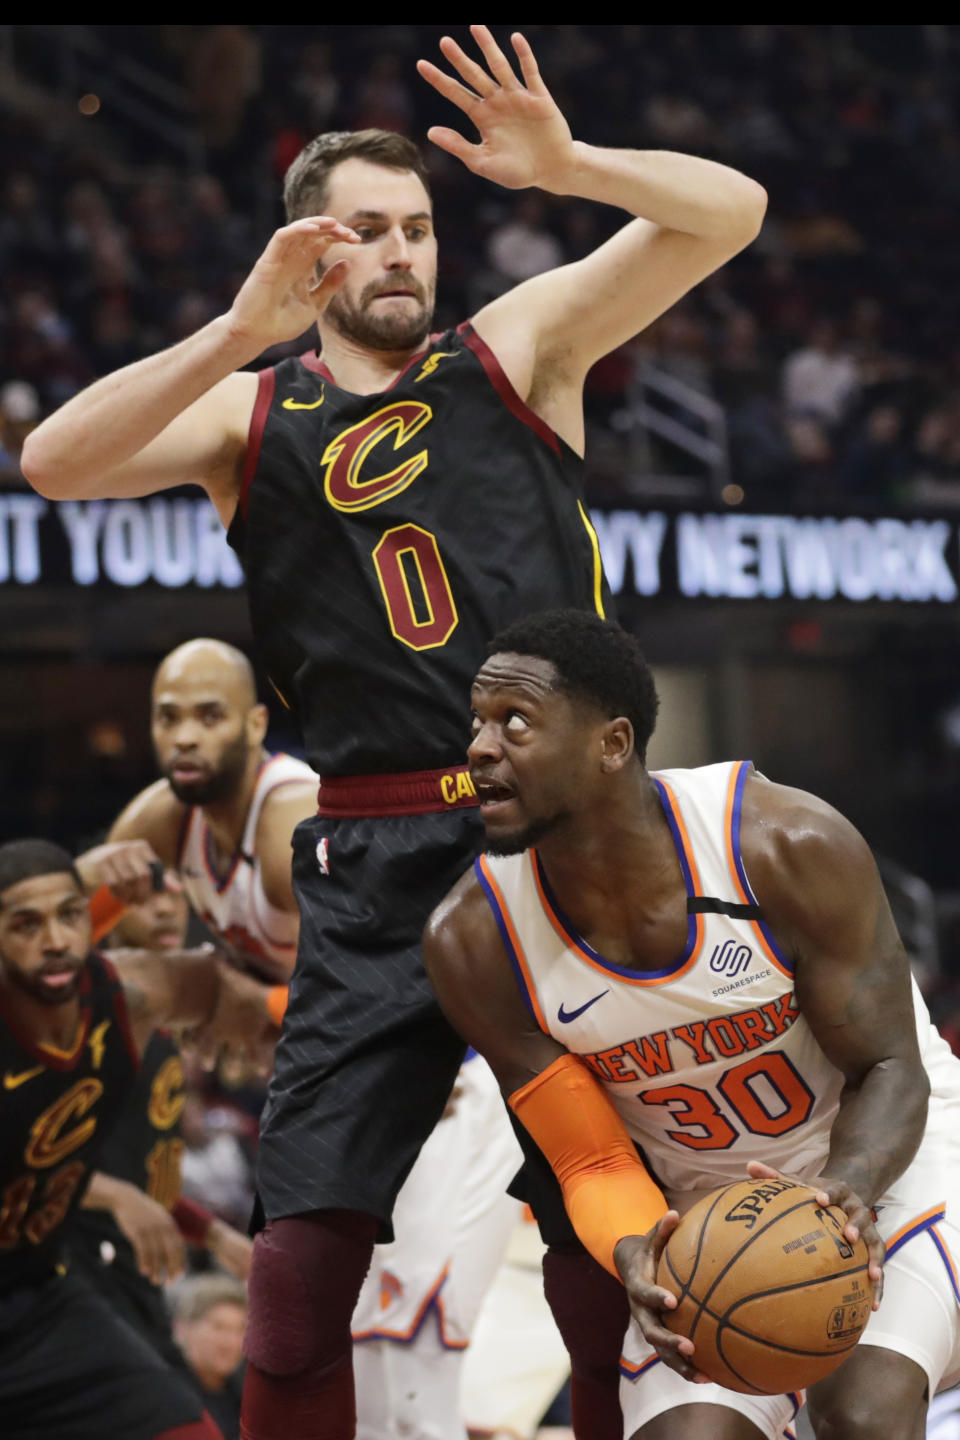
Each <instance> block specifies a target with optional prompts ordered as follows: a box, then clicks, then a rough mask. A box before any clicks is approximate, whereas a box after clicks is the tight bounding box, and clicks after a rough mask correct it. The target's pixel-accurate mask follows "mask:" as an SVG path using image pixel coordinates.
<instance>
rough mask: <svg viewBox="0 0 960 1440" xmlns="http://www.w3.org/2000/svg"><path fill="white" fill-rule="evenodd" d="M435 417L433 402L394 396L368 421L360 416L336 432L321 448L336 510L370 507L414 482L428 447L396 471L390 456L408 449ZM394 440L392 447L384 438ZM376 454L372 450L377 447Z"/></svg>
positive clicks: (329, 494) (327, 489) (326, 490)
mask: <svg viewBox="0 0 960 1440" xmlns="http://www.w3.org/2000/svg"><path fill="white" fill-rule="evenodd" d="M432 419H433V411H432V409H431V408H430V406H429V405H423V404H421V403H420V402H419V401H418V400H395V401H394V402H393V404H392V405H385V406H384V407H383V409H382V410H377V411H375V413H374V414H373V415H368V416H367V418H366V419H365V420H358V421H357V423H356V425H351V426H350V427H349V429H347V430H341V432H340V434H339V435H335V436H334V437H333V439H332V440H331V441H330V443H329V445H328V446H327V448H326V450H324V452H323V458H322V460H321V462H320V463H321V465H322V466H323V471H324V478H323V493H324V494H325V495H326V497H327V499H328V500H329V502H330V504H331V505H332V506H333V508H334V509H335V510H348V511H349V510H369V509H370V507H371V506H373V505H380V504H382V503H383V501H384V500H389V499H390V497H391V496H392V495H399V494H400V492H401V490H406V488H407V486H408V485H410V484H412V482H413V481H414V480H416V478H417V476H418V475H419V474H420V473H421V471H423V470H425V469H426V468H427V465H428V464H429V460H430V457H429V455H428V453H427V451H426V450H418V451H416V452H415V453H413V454H407V455H406V456H405V457H404V458H403V459H402V460H401V462H400V464H399V465H395V466H394V467H393V469H383V466H384V464H387V465H389V457H390V456H391V454H393V453H396V452H398V451H401V450H406V448H407V447H408V446H409V444H410V441H411V440H412V439H413V437H414V436H415V435H416V434H418V433H419V431H421V430H422V429H423V427H424V425H426V424H428V423H429V422H430V421H431V420H432ZM387 440H392V442H393V445H392V449H390V448H388V447H387V445H385V444H384V443H383V442H385V441H387ZM378 446H379V447H380V450H379V452H378V453H377V454H374V451H376V450H377V447H378Z"/></svg>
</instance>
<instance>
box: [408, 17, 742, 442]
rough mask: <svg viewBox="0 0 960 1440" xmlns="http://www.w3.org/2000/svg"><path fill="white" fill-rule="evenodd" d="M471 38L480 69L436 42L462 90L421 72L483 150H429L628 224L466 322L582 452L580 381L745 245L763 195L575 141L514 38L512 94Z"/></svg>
mask: <svg viewBox="0 0 960 1440" xmlns="http://www.w3.org/2000/svg"><path fill="white" fill-rule="evenodd" d="M471 31H472V34H473V37H474V39H475V40H476V42H477V44H478V45H479V46H480V48H481V51H482V53H483V60H484V62H485V64H482V65H481V64H477V63H476V62H475V61H473V60H472V59H470V58H469V57H468V56H467V55H466V53H465V52H464V51H463V50H462V49H461V48H460V46H458V45H457V44H456V43H455V42H454V41H452V40H449V39H445V40H444V41H442V42H441V48H442V50H443V53H444V56H445V58H446V59H447V61H448V62H449V63H450V65H451V67H452V68H453V69H454V70H455V71H456V72H457V73H458V75H459V76H460V77H461V78H462V80H463V81H464V82H465V83H464V84H461V83H460V80H458V79H455V78H454V77H453V76H452V75H449V74H445V73H444V72H443V71H441V70H439V69H437V67H436V66H434V65H431V64H429V62H426V61H421V62H420V65H419V69H420V73H421V75H422V76H423V77H424V79H426V80H427V81H428V82H429V83H430V84H432V85H433V86H434V88H435V89H437V90H438V91H439V92H440V93H441V94H442V95H444V96H445V97H446V98H447V99H448V100H450V101H451V102H452V103H453V104H454V105H456V106H458V108H459V109H461V110H462V111H463V112H464V114H465V115H466V116H467V118H468V119H469V120H470V121H471V122H472V124H473V125H475V126H476V128H477V129H478V131H479V132H480V142H479V143H478V144H471V143H470V142H468V141H467V140H466V139H464V138H463V136H461V135H459V134H458V133H457V132H456V131H454V130H449V129H446V128H444V127H435V128H434V129H432V130H431V131H430V132H429V134H430V139H431V140H433V141H434V142H435V143H436V144H437V145H439V146H440V147H441V148H442V149H444V150H447V151H449V152H450V153H451V154H453V155H456V156H457V157H458V158H459V159H460V160H462V161H463V163H464V164H465V165H467V166H468V167H469V168H470V169H471V170H473V171H474V172H475V173H476V174H478V175H482V176H484V177H485V178H487V179H489V180H492V181H494V182H495V183H497V184H500V185H504V186H506V187H507V188H509V189H518V188H524V187H527V186H538V187H539V188H540V189H543V190H547V191H550V192H551V193H552V194H555V195H569V196H576V197H578V198H580V199H585V200H594V201H598V202H600V203H602V204H607V205H614V206H617V207H618V208H619V209H622V210H626V211H627V212H628V213H629V214H631V215H634V216H636V217H637V218H636V219H635V220H633V221H632V222H631V223H630V224H628V225H627V226H626V227H625V228H624V229H623V230H621V231H620V232H619V234H617V235H615V236H614V237H613V238H612V239H611V240H609V241H608V242H607V243H606V244H605V245H602V246H601V247H600V248H599V249H598V250H596V251H595V252H594V253H593V254H592V255H588V256H587V257H586V258H585V259H583V260H580V261H578V262H577V263H576V264H573V265H566V266H563V267H561V268H560V269H557V270H554V271H551V272H550V273H549V274H546V275H539V276H536V277H534V278H533V279H532V280H529V281H527V282H526V283H525V284H523V285H519V286H517V287H516V289H514V290H511V291H510V292H509V293H508V294H506V295H504V296H502V297H500V298H499V299H498V300H495V301H494V302H493V303H492V304H491V305H488V306H486V307H485V308H484V309H483V310H482V311H480V313H479V314H478V315H477V316H476V318H475V322H474V323H475V326H476V328H477V331H478V333H479V334H480V335H481V336H482V337H483V339H485V340H486V341H487V342H488V344H490V346H491V347H492V349H493V350H494V351H495V353H496V355H497V357H498V359H499V360H500V362H501V364H502V365H503V366H504V369H505V370H506V371H507V374H508V375H509V376H510V379H511V381H512V382H513V384H514V386H515V387H516V389H517V390H518V391H519V392H520V394H521V395H522V396H523V397H524V398H525V399H527V400H528V401H529V403H530V404H531V406H532V408H533V409H534V410H536V411H537V413H538V414H540V415H541V416H542V417H543V419H545V420H546V421H547V422H548V423H549V424H551V425H552V426H553V427H554V428H555V429H557V430H558V431H559V433H560V434H562V435H564V438H566V439H567V440H568V441H569V442H570V443H571V444H573V445H574V447H575V448H577V449H580V448H582V423H581V422H580V420H579V407H578V416H577V419H576V420H573V419H571V417H570V413H569V411H570V405H571V401H572V400H574V399H576V400H577V401H579V394H580V389H581V387H582V383H583V378H584V376H585V375H586V372H587V370H588V369H589V368H590V366H591V365H592V364H593V363H594V361H595V360H597V359H599V357H600V356H601V355H604V354H606V353H607V352H608V351H610V350H612V349H615V348H616V347H617V346H618V345H621V344H622V343H623V342H624V341H626V340H628V339H630V338H631V336H633V335H636V334H637V333H638V332H639V331H641V330H643V329H644V328H645V327H646V326H647V325H649V324H650V323H651V322H652V321H653V320H655V319H656V318H657V316H658V315H661V314H662V313H663V312H664V311H665V310H667V309H669V307H670V306H671V305H672V304H674V302H675V301H677V300H679V299H680V297H681V296H682V295H685V294H686V292H687V291H688V290H690V289H691V288H692V287H693V286H694V285H696V284H698V282H699V281H701V280H703V279H704V278H705V277H706V276H707V275H709V274H710V273H711V272H712V271H714V270H716V269H717V268H718V267H719V266H720V265H722V264H724V263H725V261H727V260H729V259H730V257H731V256H732V255H735V254H736V253H737V251H738V250H741V249H743V247H744V246H745V245H748V244H749V243H750V241H751V240H753V239H754V238H755V236H756V235H757V233H758V231H759V228H760V225H761V222H762V220H763V215H764V212H765V209H766V194H765V192H764V190H763V188H762V186H760V185H758V184H757V183H756V182H755V181H753V180H751V179H749V178H748V177H747V176H745V175H742V174H740V173H739V172H738V171H736V170H732V169H730V168H729V167H728V166H725V165H719V164H716V163H714V162H713V161H710V160H701V159H699V158H698V157H696V156H692V155H678V154H671V153H669V152H663V151H637V150H602V149H598V148H597V147H595V146H591V145H585V144H583V143H582V142H579V141H575V140H574V139H573V138H572V136H571V134H570V130H569V127H568V125H567V123H566V120H565V119H564V117H563V115H562V114H561V112H560V110H559V109H558V107H557V106H556V104H555V102H554V101H553V99H552V97H551V95H550V93H549V91H548V90H547V88H546V86H545V85H544V83H543V80H542V79H541V77H540V73H539V71H538V69H537V64H536V60H535V59H534V56H533V52H532V50H531V49H530V46H529V45H528V43H527V42H526V40H525V39H524V38H523V36H521V35H515V36H513V37H512V39H513V46H514V50H515V52H516V57H517V61H518V62H519V65H520V70H521V75H522V80H521V79H520V78H518V77H517V75H516V72H515V70H514V68H513V67H512V65H511V63H510V62H509V61H508V60H507V58H506V56H505V55H504V54H503V52H502V51H501V50H500V48H499V46H497V45H496V43H495V42H494V40H493V37H492V36H491V34H490V32H489V30H488V29H487V28H486V26H482V25H474V26H472V27H471Z"/></svg>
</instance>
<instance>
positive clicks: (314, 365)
mask: <svg viewBox="0 0 960 1440" xmlns="http://www.w3.org/2000/svg"><path fill="white" fill-rule="evenodd" d="M442 339H443V335H442V334H441V333H440V332H439V331H438V332H437V334H436V335H429V336H428V337H427V343H426V345H421V347H420V349H419V350H414V352H413V354H412V355H411V356H410V359H409V360H408V361H407V363H406V365H404V367H403V369H402V370H401V371H400V372H399V373H398V374H397V375H395V376H394V378H393V379H392V380H391V381H390V384H389V385H387V386H386V387H385V388H384V389H383V390H375V391H373V392H372V393H373V394H375V395H386V394H387V393H388V391H390V390H393V389H394V388H395V387H396V386H397V385H399V384H400V381H401V380H402V379H403V377H404V375H406V373H407V371H408V370H409V369H410V366H411V365H415V364H416V363H417V361H418V360H423V359H425V358H426V356H427V355H429V353H430V350H431V347H432V346H434V345H436V343H437V341H438V340H442ZM297 358H298V359H299V361H300V364H301V365H302V366H303V368H304V369H305V370H309V371H310V373H311V374H312V375H320V376H322V377H323V379H324V380H326V381H327V382H328V383H329V384H330V385H332V386H333V387H334V389H336V390H343V386H342V385H338V384H337V381H336V377H335V376H334V374H333V372H332V371H331V369H330V367H329V366H328V365H327V364H325V363H324V361H323V359H322V358H321V356H320V355H319V354H318V353H317V351H316V350H308V351H307V352H306V354H304V355H300V356H298V357H297ZM343 393H344V395H352V394H353V393H354V392H353V391H352V390H343Z"/></svg>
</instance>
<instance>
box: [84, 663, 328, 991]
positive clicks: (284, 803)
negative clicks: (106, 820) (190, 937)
mask: <svg viewBox="0 0 960 1440" xmlns="http://www.w3.org/2000/svg"><path fill="white" fill-rule="evenodd" d="M268 718H269V717H268V713H267V707H266V706H265V705H262V704H260V703H259V702H258V700H257V691H256V681H255V679H254V674H253V668H252V666H251V664H250V661H249V660H248V659H247V657H246V655H244V654H243V652H242V651H241V650H237V649H236V648H235V647H234V646H233V645H225V644H223V643H222V642H221V641H219V640H203V639H201V640H188V641H187V643H186V644H185V645H178V646H177V648H176V649H175V650H172V651H171V652H170V654H169V655H167V656H166V658H165V659H164V660H163V661H162V662H161V663H160V665H159V667H158V669H157V673H156V675H155V676H154V680H153V690H152V696H151V712H150V724H151V732H152V735H153V747H154V753H155V754H156V757H157V765H158V767H159V769H160V771H161V772H162V776H163V778H162V779H160V780H157V781H155V782H154V784H152V785H149V786H148V787H147V789H146V790H143V791H141V792H140V794H139V795H137V796H136V797H135V798H134V799H133V800H131V801H130V804H129V805H128V806H127V807H126V809H125V810H124V811H123V813H122V814H121V815H120V816H119V817H118V819H117V820H116V821H115V822H114V824H113V827H112V828H111V831H110V836H109V841H110V842H111V843H112V844H114V845H115V844H117V842H120V841H129V842H136V841H140V842H144V841H145V842H147V843H148V845H149V847H150V848H149V850H146V849H142V850H141V849H138V848H137V846H136V845H135V844H131V845H130V853H131V865H134V864H135V861H136V858H137V856H139V857H140V863H141V864H142V865H143V866H148V865H149V861H150V860H151V859H152V858H154V857H156V858H159V859H160V860H161V861H162V862H163V864H164V866H165V867H166V868H167V869H169V870H172V871H173V872H174V873H175V875H176V877H177V879H178V881H179V883H180V884H181V885H182V886H183V890H184V893H185V894H186V896H187V899H188V900H189V901H190V903H191V905H192V906H193V908H194V910H195V911H196V912H197V914H198V915H199V916H200V917H201V919H202V920H203V921H204V922H205V923H206V924H207V925H208V926H209V928H210V929H211V930H212V931H214V933H215V934H217V935H218V936H219V937H220V938H221V939H223V940H224V941H225V942H226V943H227V945H229V946H230V947H231V948H232V949H233V950H234V951H235V952H236V953H237V956H238V957H239V959H240V960H241V961H242V963H243V966H244V968H245V969H247V970H249V971H250V972H251V973H252V974H254V975H256V976H257V977H258V978H259V979H261V980H264V981H273V982H275V983H280V982H286V981H287V980H288V979H289V978H290V975H291V973H292V971H293V964H294V959H295V957H296V953H297V932H298V929H299V923H300V916H299V913H298V911H297V902H296V899H295V898H294V894H293V888H292V885H291V879H290V836H291V835H292V834H293V831H294V830H295V828H296V827H297V825H298V824H299V823H300V821H301V820H304V819H305V818H306V817H307V816H308V815H313V814H315V813H316V808H317V777H316V775H315V774H314V773H313V771H312V770H311V769H310V767H309V765H305V764H304V762H303V761H302V760H297V759H295V758H294V757H293V756H292V755H282V754H281V755H271V754H270V752H269V751H268V750H266V749H264V744H263V741H264V736H265V735H266V733H267V722H268ZM82 858H83V857H81V859H82Z"/></svg>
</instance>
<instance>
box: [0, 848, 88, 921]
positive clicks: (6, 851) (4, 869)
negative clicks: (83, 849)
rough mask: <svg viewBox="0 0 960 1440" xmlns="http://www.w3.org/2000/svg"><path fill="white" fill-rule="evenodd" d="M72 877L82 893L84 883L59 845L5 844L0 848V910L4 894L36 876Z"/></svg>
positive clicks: (68, 853)
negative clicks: (14, 886) (13, 886)
mask: <svg viewBox="0 0 960 1440" xmlns="http://www.w3.org/2000/svg"><path fill="white" fill-rule="evenodd" d="M61 874H62V875H72V876H73V879H74V880H75V881H76V882H77V888H78V889H80V890H82V889H83V881H82V880H81V879H80V874H79V872H78V870H77V867H76V865H74V863H73V856H72V855H71V854H70V852H69V850H64V848H63V846H62V845H55V844H54V843H53V841H52V840H39V839H32V838H28V839H24V840H8V841H7V843H6V844H5V845H0V906H2V905H3V892H4V891H5V890H9V888H10V886H11V885H19V884H20V882H21V880H32V879H34V877H35V876H37V875H61Z"/></svg>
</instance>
